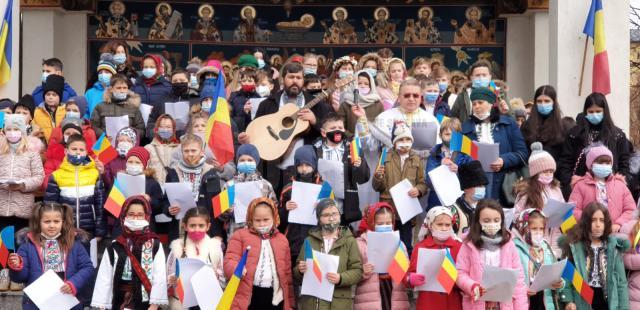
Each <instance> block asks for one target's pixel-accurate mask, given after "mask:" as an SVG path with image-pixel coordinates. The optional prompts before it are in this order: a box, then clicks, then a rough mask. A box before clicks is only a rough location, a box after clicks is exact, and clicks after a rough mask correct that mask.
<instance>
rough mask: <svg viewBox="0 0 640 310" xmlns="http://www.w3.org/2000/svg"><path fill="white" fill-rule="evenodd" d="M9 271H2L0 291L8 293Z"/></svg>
mask: <svg viewBox="0 0 640 310" xmlns="http://www.w3.org/2000/svg"><path fill="white" fill-rule="evenodd" d="M9 282H10V280H9V269H6V268H5V269H2V270H0V291H6V290H8V289H9Z"/></svg>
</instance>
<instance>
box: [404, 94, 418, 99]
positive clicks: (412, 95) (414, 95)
mask: <svg viewBox="0 0 640 310" xmlns="http://www.w3.org/2000/svg"><path fill="white" fill-rule="evenodd" d="M420 96H421V95H420V94H403V95H402V97H404V98H405V99H409V98H411V97H413V99H420Z"/></svg>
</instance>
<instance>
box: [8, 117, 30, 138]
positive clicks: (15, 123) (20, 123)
mask: <svg viewBox="0 0 640 310" xmlns="http://www.w3.org/2000/svg"><path fill="white" fill-rule="evenodd" d="M9 127H11V128H14V127H15V128H18V129H19V130H20V131H21V132H22V134H23V135H25V134H26V133H27V123H26V121H25V119H24V116H22V114H5V115H4V128H9Z"/></svg>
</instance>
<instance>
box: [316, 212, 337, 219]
mask: <svg viewBox="0 0 640 310" xmlns="http://www.w3.org/2000/svg"><path fill="white" fill-rule="evenodd" d="M320 216H321V217H322V218H325V219H326V218H338V217H340V213H339V212H335V213H324V214H322V215H320Z"/></svg>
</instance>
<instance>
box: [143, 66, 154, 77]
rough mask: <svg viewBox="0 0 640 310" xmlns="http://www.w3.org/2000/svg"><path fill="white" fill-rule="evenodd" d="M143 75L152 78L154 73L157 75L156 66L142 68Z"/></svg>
mask: <svg viewBox="0 0 640 310" xmlns="http://www.w3.org/2000/svg"><path fill="white" fill-rule="evenodd" d="M142 75H144V77H146V78H148V79H150V78H152V77H153V76H154V75H156V68H144V69H142Z"/></svg>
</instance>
